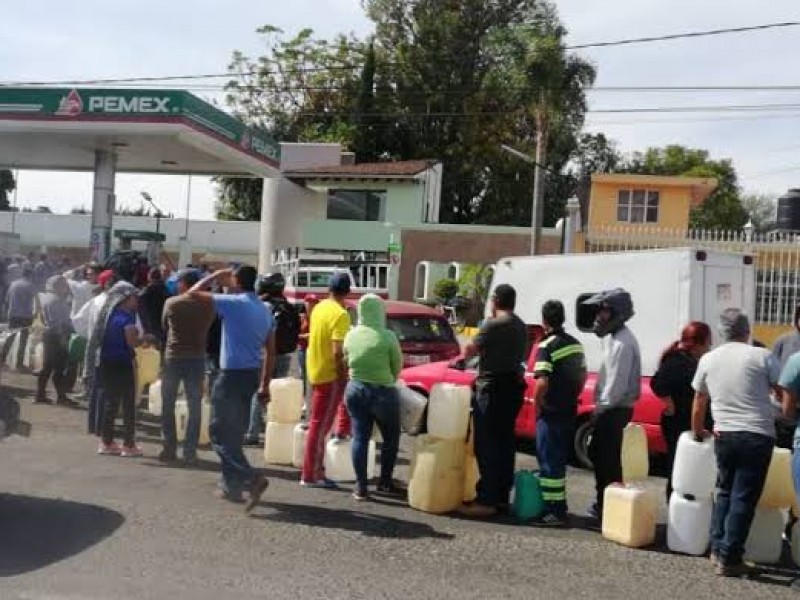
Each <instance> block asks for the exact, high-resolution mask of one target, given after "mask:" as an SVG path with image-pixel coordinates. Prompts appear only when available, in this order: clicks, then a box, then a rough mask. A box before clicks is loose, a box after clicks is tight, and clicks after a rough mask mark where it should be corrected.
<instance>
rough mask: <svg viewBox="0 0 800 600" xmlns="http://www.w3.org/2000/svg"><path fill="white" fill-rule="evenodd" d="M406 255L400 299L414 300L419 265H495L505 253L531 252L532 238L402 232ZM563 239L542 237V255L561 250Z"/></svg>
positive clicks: (517, 254)
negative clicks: (454, 263)
mask: <svg viewBox="0 0 800 600" xmlns="http://www.w3.org/2000/svg"><path fill="white" fill-rule="evenodd" d="M401 235H402V243H403V258H402V263H401V265H400V282H399V290H398V299H399V300H413V299H414V298H413V296H414V277H415V273H416V269H417V264H419V263H420V262H422V261H426V260H428V261H431V262H440V263H448V262H463V263H473V264H487V265H488V264H491V263H495V262H497V261H498V260H499V259H501V258H503V257H505V256H525V255H527V254H529V253H530V248H531V238H530V235H529V234H527V233H472V232H450V231H418V230H413V229H404V230H403V231H402V234H401ZM560 248H561V240H560V238H557V237H551V236H547V237H543V238H542V254H557V253H559V252H560Z"/></svg>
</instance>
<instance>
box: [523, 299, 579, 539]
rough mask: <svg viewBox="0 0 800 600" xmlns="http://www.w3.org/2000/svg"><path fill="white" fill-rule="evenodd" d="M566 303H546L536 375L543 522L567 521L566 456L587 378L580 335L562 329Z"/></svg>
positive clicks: (557, 523) (558, 523)
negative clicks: (572, 334) (573, 335)
mask: <svg viewBox="0 0 800 600" xmlns="http://www.w3.org/2000/svg"><path fill="white" fill-rule="evenodd" d="M564 320H565V318H564V305H563V304H562V303H561V302H559V301H558V300H549V301H548V302H546V303H545V304H544V306H542V323H543V325H544V329H545V334H546V338H545V339H544V340H543V341H542V343H541V344H540V345H539V350H538V352H537V355H536V365H535V367H534V377H535V378H536V396H535V398H534V404H535V410H536V416H537V419H536V454H537V456H538V458H539V476H540V483H541V486H542V497H543V499H544V502H545V507H546V511H545V513H544V514H543V515H542V516H541V517H540V518H539V524H541V525H545V526H550V527H563V526H566V525H567V524H568V522H567V487H566V485H567V479H566V477H567V461H568V460H569V457H570V453H571V450H572V438H573V435H574V430H575V420H576V417H577V410H578V396H579V395H580V393H581V390H583V386H584V384H585V383H586V360H585V357H584V354H583V347H582V346H581V345H580V343H579V342H578V340H576V339H575V338H574V337H572V336H571V335H569V334H568V333H566V332H565V331H564Z"/></svg>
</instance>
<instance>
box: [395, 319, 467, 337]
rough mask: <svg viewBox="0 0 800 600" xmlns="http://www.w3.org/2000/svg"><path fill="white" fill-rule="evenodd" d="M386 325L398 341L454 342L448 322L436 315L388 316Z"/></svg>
mask: <svg viewBox="0 0 800 600" xmlns="http://www.w3.org/2000/svg"><path fill="white" fill-rule="evenodd" d="M386 325H387V327H388V328H389V329H390V330H391V331H394V333H395V334H396V335H397V339H399V340H400V342H455V341H456V338H455V335H454V334H453V330H452V329H451V328H450V324H449V323H448V322H447V321H445V320H444V319H441V318H437V317H424V316H419V317H411V316H409V317H391V316H390V317H388V318H387V324H386Z"/></svg>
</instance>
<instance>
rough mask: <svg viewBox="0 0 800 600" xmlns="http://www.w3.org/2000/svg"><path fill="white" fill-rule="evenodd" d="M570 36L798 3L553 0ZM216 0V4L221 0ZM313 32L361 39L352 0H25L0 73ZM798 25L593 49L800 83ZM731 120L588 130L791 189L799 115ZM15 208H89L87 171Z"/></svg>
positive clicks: (622, 74) (102, 67)
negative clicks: (704, 156)
mask: <svg viewBox="0 0 800 600" xmlns="http://www.w3.org/2000/svg"><path fill="white" fill-rule="evenodd" d="M557 5H558V8H559V11H560V14H561V17H562V19H563V21H564V22H565V24H566V26H567V27H568V29H569V31H570V35H569V41H570V42H571V43H575V44H578V43H588V42H597V41H604V40H613V39H619V38H627V37H641V36H648V35H660V34H666V33H675V32H683V31H696V30H704V29H716V28H723V27H737V26H744V25H756V24H762V23H770V22H777V21H788V20H797V19H798V17H800V6H798V5H797V2H796V0H771V1H770V2H763V1H761V2H755V1H751V0H727V1H725V0H702V1H701V2H698V1H697V0H669V1H667V0H607V1H606V2H597V1H596V0H561V1H559V2H557ZM222 7H224V8H222ZM267 23H269V24H273V25H276V26H279V27H282V28H283V29H285V30H286V31H287V32H295V31H297V30H299V29H301V28H303V27H311V28H313V29H314V30H315V31H316V32H317V33H318V34H319V35H323V36H333V35H335V34H336V33H339V32H355V33H357V34H361V35H363V34H366V33H368V32H369V31H370V29H371V28H370V23H369V22H368V21H367V20H366V18H365V17H364V16H363V13H362V11H361V8H360V2H359V0H294V1H292V2H276V1H275V0H272V1H269V2H267V1H261V2H257V1H253V0H227V1H226V2H224V3H223V2H219V1H218V0H193V1H189V0H172V1H171V2H163V1H161V2H155V1H154V0H137V1H136V2H108V1H107V0H103V1H100V0H81V2H73V3H68V4H64V3H53V2H52V1H50V0H47V1H46V0H27V1H26V2H24V3H23V2H19V3H15V6H14V10H13V11H6V13H5V14H4V23H3V43H2V44H0V65H2V68H0V80H4V81H17V80H24V81H31V80H59V79H84V78H103V77H120V76H123V77H125V76H158V75H172V74H178V73H181V74H183V73H216V72H224V71H225V68H226V65H227V63H228V60H229V57H230V54H231V52H232V51H233V50H234V49H240V50H243V51H245V52H247V53H253V54H255V53H258V52H259V49H260V40H259V37H258V36H257V35H256V34H255V29H256V28H257V27H259V26H260V25H263V24H267ZM798 49H800V27H798V28H789V29H785V30H773V31H767V32H762V33H749V34H739V35H731V36H719V37H716V38H708V39H697V40H685V41H675V42H669V43H659V44H653V45H641V46H623V47H618V48H606V49H592V50H586V51H584V54H585V55H586V56H587V57H589V58H590V59H591V60H593V61H594V62H595V64H596V65H597V68H598V80H597V85H598V86H625V85H627V86H632V85H639V86H655V85H658V86H665V85H732V84H735V85H743V84H747V85H759V84H762V85H795V84H799V85H800V74H798V69H797V67H796V62H795V61H794V60H793V57H794V56H795V55H796V52H797V50H798ZM590 99H591V105H592V108H594V109H603V108H620V107H636V108H639V107H661V106H681V105H685V106H697V105H703V104H711V105H721V104H731V105H735V104H760V103H794V102H796V101H797V100H798V99H800V92H781V93H777V92H758V93H747V92H714V93H708V92H706V93H699V94H678V93H671V94H668V93H648V94H643V93H637V94H633V93H610V92H595V93H592V94H591V96H590ZM762 117H763V115H762V114H761V113H758V114H756V115H746V116H742V115H739V114H737V115H731V116H726V117H725V118H724V119H720V115H714V116H712V117H711V120H709V116H708V115H705V114H703V115H685V114H677V115H669V116H664V115H658V116H652V115H651V116H642V115H637V116H629V115H607V114H597V115H591V116H590V118H589V121H588V125H587V127H588V128H589V129H590V130H594V131H604V132H606V133H607V134H608V135H609V136H610V137H611V138H613V139H615V140H617V141H618V143H619V146H620V148H621V149H622V150H625V151H630V150H635V149H640V148H644V147H646V146H650V145H664V144H668V143H680V144H686V145H690V146H695V147H702V148H707V149H709V150H710V151H711V153H712V155H714V156H715V157H727V158H731V159H733V160H734V163H735V165H736V167H737V169H738V170H739V173H740V176H741V180H742V184H743V186H744V187H745V188H746V189H747V190H752V191H760V192H766V193H772V194H775V195H777V194H780V193H782V192H783V191H785V190H786V189H787V188H788V187H790V186H792V185H799V186H800V141H798V140H797V139H796V138H797V132H798V125H799V124H800V110H798V111H797V112H793V113H791V114H788V115H787V114H781V115H779V116H777V117H770V118H762ZM186 184H187V181H186V178H185V177H157V176H142V175H120V176H119V177H118V183H117V196H118V202H119V203H120V204H126V205H132V206H136V205H138V203H139V201H138V197H139V191H140V190H143V189H145V190H148V191H149V192H150V193H151V194H152V195H153V197H154V198H155V199H156V200H157V202H158V203H159V205H161V206H162V208H163V209H164V210H167V211H172V212H175V213H176V214H177V215H179V216H182V215H183V213H184V210H185V209H184V206H185V194H186ZM18 203H19V205H20V206H26V205H28V206H35V205H37V204H42V203H46V204H48V205H50V206H52V207H53V208H54V209H55V210H57V211H68V210H69V209H70V208H72V207H74V206H80V205H85V206H89V205H90V204H91V177H90V176H89V175H84V174H74V173H41V172H23V173H22V174H21V177H20V187H19V196H18ZM191 216H192V217H194V218H211V217H212V216H213V188H212V186H211V184H210V183H209V182H208V181H207V180H205V179H202V178H194V181H193V185H192V208H191Z"/></svg>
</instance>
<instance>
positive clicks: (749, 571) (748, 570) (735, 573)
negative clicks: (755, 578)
mask: <svg viewBox="0 0 800 600" xmlns="http://www.w3.org/2000/svg"><path fill="white" fill-rule="evenodd" d="M714 572H715V573H716V574H717V575H718V576H719V577H747V576H749V575H755V574H756V570H755V569H754V568H753V567H751V566H750V565H748V564H747V563H746V562H744V561H742V562H740V563H739V564H736V565H723V564H722V563H717V566H716V568H715V569H714Z"/></svg>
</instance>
